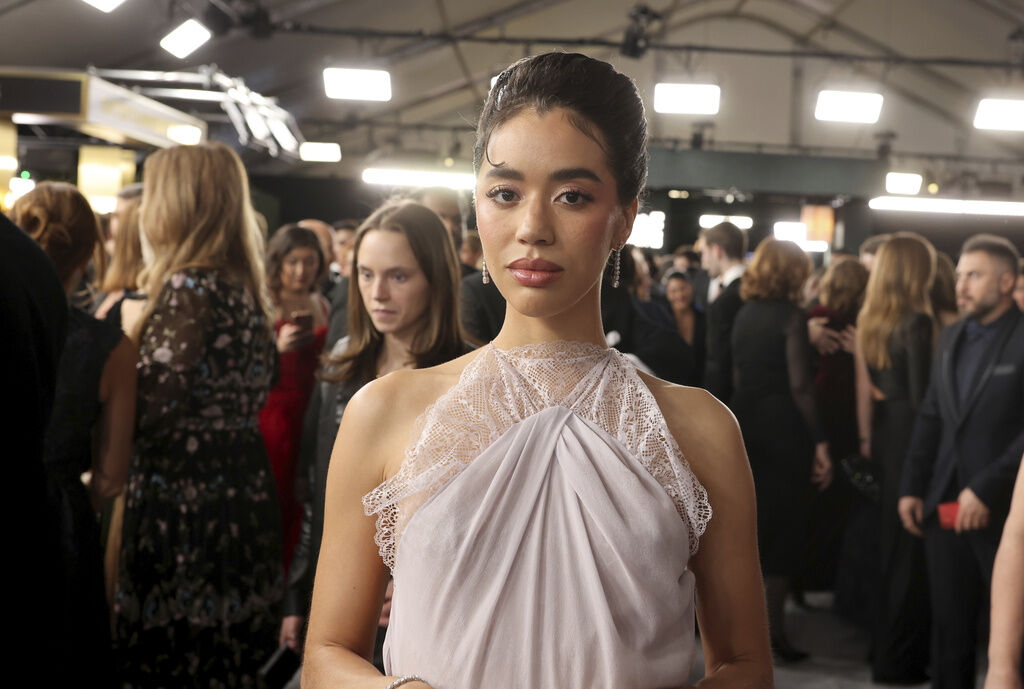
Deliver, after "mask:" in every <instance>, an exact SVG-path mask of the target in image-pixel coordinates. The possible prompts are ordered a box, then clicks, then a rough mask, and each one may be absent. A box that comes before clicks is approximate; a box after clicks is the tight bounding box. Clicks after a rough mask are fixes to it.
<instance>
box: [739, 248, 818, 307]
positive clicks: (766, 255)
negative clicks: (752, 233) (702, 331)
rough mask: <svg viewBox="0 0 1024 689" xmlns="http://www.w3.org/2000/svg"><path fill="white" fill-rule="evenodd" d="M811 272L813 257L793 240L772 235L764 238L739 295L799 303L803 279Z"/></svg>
mask: <svg viewBox="0 0 1024 689" xmlns="http://www.w3.org/2000/svg"><path fill="white" fill-rule="evenodd" d="M810 274H811V259H810V258H808V257H807V254H805V253H804V251H803V249H801V248H800V247H799V246H797V245H796V244H794V243H793V242H787V241H780V240H778V239H772V238H771V237H769V238H768V239H765V240H764V241H763V242H761V243H760V244H759V245H758V247H757V251H755V252H754V258H753V260H751V261H750V265H749V266H747V270H746V271H745V272H744V273H743V281H742V282H741V283H740V296H741V297H742V298H743V300H744V301H750V300H756V299H765V300H769V299H771V300H781V301H789V302H793V303H796V302H798V301H799V300H800V290H801V288H802V287H803V284H804V280H806V279H807V276H808V275H810Z"/></svg>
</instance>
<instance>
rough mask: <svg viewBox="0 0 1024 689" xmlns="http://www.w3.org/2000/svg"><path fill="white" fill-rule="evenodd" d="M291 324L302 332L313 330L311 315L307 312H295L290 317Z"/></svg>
mask: <svg viewBox="0 0 1024 689" xmlns="http://www.w3.org/2000/svg"><path fill="white" fill-rule="evenodd" d="M291 321H292V323H294V324H295V325H297V326H299V327H300V328H301V329H302V330H307V331H310V332H312V330H313V314H312V313H311V312H309V311H295V312H293V313H292V317H291Z"/></svg>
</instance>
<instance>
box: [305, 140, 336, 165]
mask: <svg viewBox="0 0 1024 689" xmlns="http://www.w3.org/2000/svg"><path fill="white" fill-rule="evenodd" d="M299 158H301V159H302V160H304V161H306V162H307V163H336V162H338V161H339V160H341V145H339V144H336V143H330V142H327V141H306V142H303V144H302V145H301V146H299Z"/></svg>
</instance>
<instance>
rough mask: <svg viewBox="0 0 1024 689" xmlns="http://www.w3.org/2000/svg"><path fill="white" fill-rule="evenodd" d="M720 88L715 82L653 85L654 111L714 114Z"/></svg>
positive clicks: (720, 91)
mask: <svg viewBox="0 0 1024 689" xmlns="http://www.w3.org/2000/svg"><path fill="white" fill-rule="evenodd" d="M721 94H722V89H720V88H719V87H718V86H717V85H715V84H672V83H667V82H662V83H659V84H655V85H654V111H655V112H660V113H664V114H672V115H716V114H718V105H719V101H720V98H721Z"/></svg>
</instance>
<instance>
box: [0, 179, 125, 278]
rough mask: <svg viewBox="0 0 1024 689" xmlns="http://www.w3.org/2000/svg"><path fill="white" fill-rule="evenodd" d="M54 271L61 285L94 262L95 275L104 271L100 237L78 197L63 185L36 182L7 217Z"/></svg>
mask: <svg viewBox="0 0 1024 689" xmlns="http://www.w3.org/2000/svg"><path fill="white" fill-rule="evenodd" d="M10 217H11V220H12V221H13V222H14V224H16V225H18V226H19V227H21V229H23V230H25V232H27V233H28V235H29V236H30V237H32V239H34V240H35V241H36V243H37V244H39V246H41V247H42V248H43V251H45V252H46V255H47V256H49V257H50V260H52V261H53V264H54V266H55V267H56V268H57V275H58V276H59V277H60V281H61V282H62V283H66V282H68V280H70V279H71V278H72V276H73V275H74V274H75V271H76V270H78V269H79V268H81V267H82V266H84V265H85V264H86V262H88V260H89V257H90V256H92V257H94V259H95V261H96V270H97V274H99V275H102V274H103V270H104V268H105V267H106V255H105V254H104V253H103V234H102V232H101V231H100V224H99V221H98V220H97V218H96V214H95V213H94V212H93V210H92V206H90V205H89V202H88V201H86V200H85V197H84V196H82V193H81V192H80V191H78V189H76V188H75V187H74V185H72V184H67V183H66V182H40V183H39V184H38V185H36V187H35V189H33V190H32V191H30V192H28V193H27V194H25V195H24V196H22V197H20V198H19V199H18V200H17V201H15V202H14V206H13V207H12V208H11V214H10Z"/></svg>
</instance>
